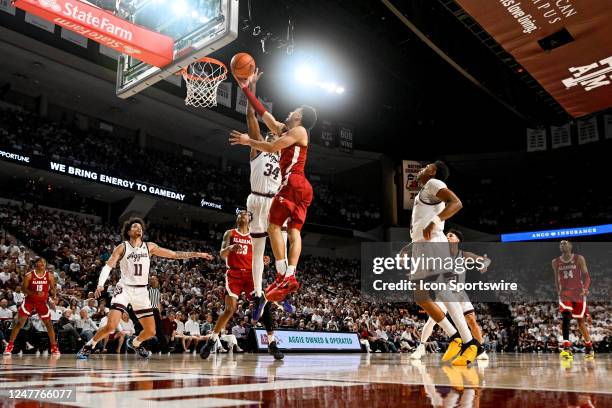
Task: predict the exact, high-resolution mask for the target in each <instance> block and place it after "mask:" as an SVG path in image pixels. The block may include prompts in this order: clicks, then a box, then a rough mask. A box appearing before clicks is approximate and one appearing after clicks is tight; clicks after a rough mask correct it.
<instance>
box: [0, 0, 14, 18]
mask: <svg viewBox="0 0 612 408" xmlns="http://www.w3.org/2000/svg"><path fill="white" fill-rule="evenodd" d="M0 10H2V11H4V12H6V13H9V14H12V15H15V6H13V0H0Z"/></svg>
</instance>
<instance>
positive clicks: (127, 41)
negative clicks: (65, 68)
mask: <svg viewBox="0 0 612 408" xmlns="http://www.w3.org/2000/svg"><path fill="white" fill-rule="evenodd" d="M13 3H14V5H15V7H18V8H20V9H22V10H25V11H27V12H29V13H31V14H34V15H36V16H38V17H41V18H44V19H46V20H49V21H52V22H53V23H55V24H57V25H59V26H61V27H65V28H66V29H68V30H71V31H74V32H75V33H77V34H80V35H82V36H84V37H87V38H89V39H91V40H93V41H95V42H98V43H100V44H103V45H105V46H107V47H109V48H113V49H114V50H116V51H117V52H120V53H123V54H128V55H131V56H133V57H134V58H137V59H139V60H141V61H143V62H146V63H147V64H151V65H155V66H156V67H160V68H162V67H165V66H166V65H168V64H170V63H171V62H172V59H173V51H174V40H173V39H172V38H171V37H168V36H166V35H162V34H159V33H156V32H154V31H150V30H147V29H146V28H143V27H140V26H138V25H135V24H132V23H130V22H128V21H126V20H123V19H121V18H119V17H116V16H114V15H113V14H111V13H109V12H107V11H105V10H102V9H99V8H97V7H94V6H91V5H89V4H86V3H83V2H81V1H78V0H15V1H14V2H13Z"/></svg>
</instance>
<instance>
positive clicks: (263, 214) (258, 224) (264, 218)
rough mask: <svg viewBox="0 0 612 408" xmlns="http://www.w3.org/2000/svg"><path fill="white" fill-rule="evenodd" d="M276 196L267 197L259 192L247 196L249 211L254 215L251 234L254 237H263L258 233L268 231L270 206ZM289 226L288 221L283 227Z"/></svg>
mask: <svg viewBox="0 0 612 408" xmlns="http://www.w3.org/2000/svg"><path fill="white" fill-rule="evenodd" d="M273 199H274V197H265V196H261V195H257V194H253V193H251V194H249V197H248V198H247V211H248V212H250V213H251V214H252V216H253V218H252V219H251V225H250V230H251V236H252V237H253V238H261V236H259V237H258V236H256V235H258V234H266V235H262V236H267V233H268V217H269V215H270V206H272V200H273ZM286 226H287V222H285V225H283V227H286Z"/></svg>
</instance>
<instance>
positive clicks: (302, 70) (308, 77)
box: [295, 65, 317, 84]
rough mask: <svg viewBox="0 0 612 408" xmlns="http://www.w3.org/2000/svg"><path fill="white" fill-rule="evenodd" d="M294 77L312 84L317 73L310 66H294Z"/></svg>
mask: <svg viewBox="0 0 612 408" xmlns="http://www.w3.org/2000/svg"><path fill="white" fill-rule="evenodd" d="M295 79H297V80H298V81H300V82H302V83H304V84H312V83H313V82H315V81H316V80H317V74H316V72H314V70H313V69H312V68H310V67H307V66H305V65H302V66H299V67H297V68H296V70H295Z"/></svg>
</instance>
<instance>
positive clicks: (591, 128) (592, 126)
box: [578, 117, 599, 144]
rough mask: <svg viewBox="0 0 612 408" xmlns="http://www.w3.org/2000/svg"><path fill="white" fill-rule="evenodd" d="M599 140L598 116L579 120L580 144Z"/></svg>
mask: <svg viewBox="0 0 612 408" xmlns="http://www.w3.org/2000/svg"><path fill="white" fill-rule="evenodd" d="M598 140H599V132H598V131H597V118H596V117H592V118H589V119H585V120H579V121H578V144H585V143H592V142H596V141H598Z"/></svg>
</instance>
